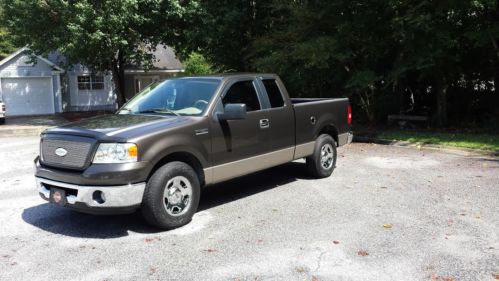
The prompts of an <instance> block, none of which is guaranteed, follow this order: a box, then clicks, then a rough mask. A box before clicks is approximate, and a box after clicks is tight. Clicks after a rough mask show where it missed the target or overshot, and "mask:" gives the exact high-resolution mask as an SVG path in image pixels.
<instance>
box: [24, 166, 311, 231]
mask: <svg viewBox="0 0 499 281" xmlns="http://www.w3.org/2000/svg"><path fill="white" fill-rule="evenodd" d="M297 179H311V178H310V177H309V176H308V175H307V171H306V166H305V164H303V163H298V162H292V163H287V164H284V165H281V166H278V167H274V168H271V169H268V170H265V171H262V172H258V173H254V174H251V175H247V176H244V177H240V178H237V179H234V180H231V181H228V182H224V183H220V184H216V185H213V186H210V187H207V188H205V189H203V190H202V195H201V202H200V204H199V209H198V210H199V211H203V210H208V209H211V208H214V207H216V206H219V205H223V204H226V203H229V202H233V201H236V200H239V199H243V198H245V197H248V196H252V195H254V194H257V193H260V192H265V191H267V190H270V189H273V188H279V187H280V186H283V185H286V184H288V183H291V182H294V181H296V180H297ZM22 219H23V220H24V221H25V222H26V223H29V224H31V225H33V226H35V227H37V228H39V229H42V230H44V231H47V232H51V233H54V234H59V235H64V236H70V237H79V238H98V239H108V238H119V237H124V236H128V235H129V234H128V231H132V232H137V233H157V232H161V231H162V230H159V229H157V228H154V227H151V226H149V225H148V224H147V223H146V222H145V220H144V219H143V218H142V216H141V214H140V212H136V213H133V214H129V215H108V216H96V215H88V214H83V213H78V212H75V211H71V210H69V209H65V208H62V207H58V206H54V205H52V204H49V203H45V204H41V205H37V206H33V207H30V208H27V209H25V210H24V211H23V213H22Z"/></svg>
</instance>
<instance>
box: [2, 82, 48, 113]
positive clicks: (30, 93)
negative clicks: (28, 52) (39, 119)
mask: <svg viewBox="0 0 499 281" xmlns="http://www.w3.org/2000/svg"><path fill="white" fill-rule="evenodd" d="M0 82H1V84H2V95H3V99H4V102H5V107H6V115H7V116H17V115H37V114H53V113H54V95H53V93H52V78H34V77H20V78H2V80H1V81H0Z"/></svg>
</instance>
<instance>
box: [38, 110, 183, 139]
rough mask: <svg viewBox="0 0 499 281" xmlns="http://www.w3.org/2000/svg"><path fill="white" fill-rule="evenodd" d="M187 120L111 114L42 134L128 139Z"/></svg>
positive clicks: (157, 116)
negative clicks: (137, 134)
mask: <svg viewBox="0 0 499 281" xmlns="http://www.w3.org/2000/svg"><path fill="white" fill-rule="evenodd" d="M187 120H188V118H186V117H183V116H169V115H168V116H159V115H134V114H109V115H101V116H97V117H93V118H88V119H85V120H81V121H77V122H73V123H69V124H66V125H63V126H60V127H56V128H51V129H47V130H45V131H44V132H43V133H42V135H44V134H59V135H75V136H83V137H91V138H95V139H98V140H102V141H126V140H127V139H128V137H129V135H130V133H131V132H132V131H134V132H137V131H143V130H147V131H150V130H154V129H155V128H168V127H173V126H178V123H183V122H185V121H187Z"/></svg>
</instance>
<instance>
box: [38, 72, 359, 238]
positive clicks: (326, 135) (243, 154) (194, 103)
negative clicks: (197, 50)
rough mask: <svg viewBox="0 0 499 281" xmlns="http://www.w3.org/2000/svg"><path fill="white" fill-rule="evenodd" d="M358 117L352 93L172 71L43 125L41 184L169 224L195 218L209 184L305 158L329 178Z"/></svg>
mask: <svg viewBox="0 0 499 281" xmlns="http://www.w3.org/2000/svg"><path fill="white" fill-rule="evenodd" d="M351 121H352V112H351V108H350V105H349V101H348V99H346V98H338V99H319V98H317V99H305V98H296V99H292V98H290V97H289V96H288V93H287V91H286V88H285V87H284V85H283V83H282V81H281V80H280V79H279V77H278V76H277V75H274V74H224V75H213V76H202V77H184V78H176V79H170V80H166V81H163V82H157V83H154V84H151V85H150V86H149V87H147V88H146V89H144V90H143V91H141V92H139V93H138V94H137V95H136V96H134V97H133V98H132V99H131V100H130V101H128V102H127V103H126V104H125V105H124V106H123V107H122V108H121V109H120V110H118V112H116V114H110V115H103V116H97V117H94V118H89V119H85V120H82V121H78V122H76V123H70V124H68V125H64V126H61V127H57V128H52V129H48V130H46V131H44V132H43V133H42V134H41V141H40V156H39V157H37V158H36V159H35V166H36V174H35V177H36V181H37V188H38V191H39V194H40V196H41V197H42V198H43V199H45V200H47V201H50V202H52V203H54V204H57V205H60V206H64V207H67V208H71V209H74V210H77V211H81V212H87V213H95V214H99V213H126V212H134V211H135V210H138V209H141V211H142V213H143V216H144V218H145V219H146V220H147V221H148V222H149V223H150V224H152V225H154V226H157V227H159V228H162V229H172V228H176V227H179V226H182V225H185V224H187V223H188V222H189V221H190V220H191V218H192V216H193V215H194V213H195V212H196V210H197V208H198V204H199V199H200V194H201V188H202V187H204V186H207V185H212V184H215V183H219V182H222V181H225V180H229V179H232V178H235V177H238V176H242V175H246V174H249V173H252V172H256V171H259V170H262V169H266V168H269V167H273V166H277V165H281V164H284V163H286V162H290V161H293V160H295V159H300V158H306V168H307V169H308V171H309V172H310V174H311V175H312V176H314V177H317V178H323V177H328V176H330V175H331V173H332V172H333V170H334V168H335V165H336V148H337V147H338V146H341V145H345V144H348V143H350V142H351V141H352V133H351ZM304 167H305V166H304Z"/></svg>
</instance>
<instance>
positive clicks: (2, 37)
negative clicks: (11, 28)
mask: <svg viewBox="0 0 499 281" xmlns="http://www.w3.org/2000/svg"><path fill="white" fill-rule="evenodd" d="M15 50H16V47H15V46H14V44H13V43H12V38H11V35H10V34H9V32H7V30H6V29H5V28H2V27H0V60H1V59H4V58H5V57H7V56H8V55H9V54H11V53H12V52H14V51H15Z"/></svg>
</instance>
